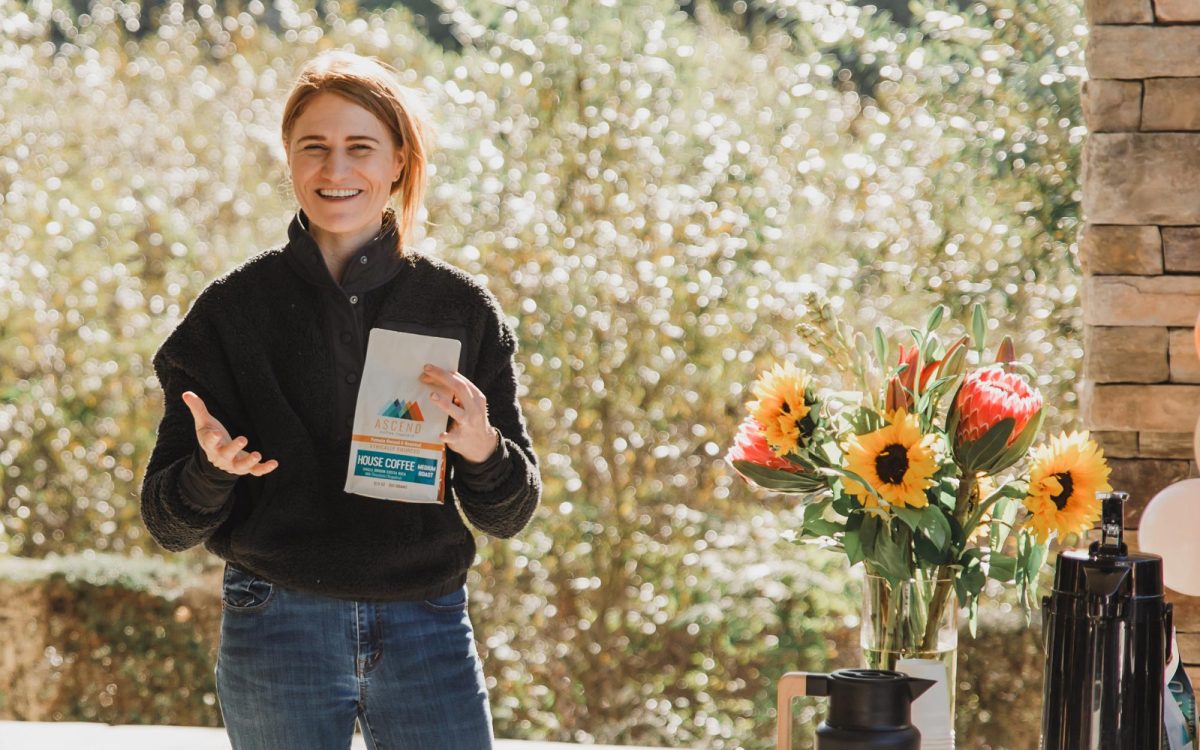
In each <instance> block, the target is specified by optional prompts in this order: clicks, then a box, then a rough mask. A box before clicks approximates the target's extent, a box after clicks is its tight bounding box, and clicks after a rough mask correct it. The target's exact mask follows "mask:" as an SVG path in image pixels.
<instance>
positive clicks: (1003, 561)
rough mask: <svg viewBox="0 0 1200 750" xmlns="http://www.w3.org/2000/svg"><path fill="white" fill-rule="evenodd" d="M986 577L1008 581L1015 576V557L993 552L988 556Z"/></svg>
mask: <svg viewBox="0 0 1200 750" xmlns="http://www.w3.org/2000/svg"><path fill="white" fill-rule="evenodd" d="M988 577H989V578H991V579H992V580H995V581H1000V582H1002V583H1008V582H1009V581H1012V580H1015V579H1016V577H1017V558H1015V557H1013V556H1012V555H1004V554H1001V553H999V552H993V553H992V554H991V555H989V556H988Z"/></svg>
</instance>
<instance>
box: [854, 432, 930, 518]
mask: <svg viewBox="0 0 1200 750" xmlns="http://www.w3.org/2000/svg"><path fill="white" fill-rule="evenodd" d="M936 443H937V435H936V434H929V435H925V434H923V433H922V432H921V423H920V420H918V419H917V417H916V416H915V415H912V414H908V413H907V412H905V411H904V410H903V409H901V410H899V411H897V412H895V414H894V415H893V416H892V420H891V422H890V423H889V424H888V425H886V426H884V427H883V428H881V429H878V430H875V431H874V432H868V433H867V434H865V435H852V436H851V437H850V440H849V441H848V443H847V445H846V468H847V469H848V470H849V471H852V472H854V473H855V474H857V475H858V476H860V477H862V478H863V479H865V480H867V482H869V483H870V485H871V486H872V487H874V488H875V491H876V492H878V493H879V495H880V496H881V497H882V498H883V499H884V500H885V501H887V503H888V504H889V505H899V506H908V507H911V508H923V507H925V506H926V505H928V504H929V500H928V498H926V497H925V490H927V489H929V488H930V487H932V486H933V483H934V482H933V475H934V473H935V472H936V471H937V469H938V462H937V450H936ZM845 486H846V492H848V493H850V494H851V495H855V496H857V498H858V501H859V502H860V503H862V504H863V505H865V506H867V507H868V508H873V507H877V506H878V504H879V503H878V500H877V499H876V498H875V495H874V494H872V493H871V491H870V490H869V489H867V488H866V487H864V486H863V485H862V483H860V482H856V481H854V480H853V479H847V480H846V481H845Z"/></svg>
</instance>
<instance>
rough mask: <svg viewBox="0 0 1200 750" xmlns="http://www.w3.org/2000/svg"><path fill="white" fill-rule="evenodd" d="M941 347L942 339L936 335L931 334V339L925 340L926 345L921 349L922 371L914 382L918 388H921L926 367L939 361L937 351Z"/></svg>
mask: <svg viewBox="0 0 1200 750" xmlns="http://www.w3.org/2000/svg"><path fill="white" fill-rule="evenodd" d="M941 345H942V342H941V339H939V338H938V337H937V334H936V333H931V334H929V337H928V338H926V339H925V344H924V346H922V347H921V370H920V371H918V372H917V377H916V379H914V380H913V383H914V384H916V385H917V387H918V388H919V387H920V377H921V372H922V371H924V370H925V365H927V364H929V363H930V362H933V361H934V360H935V359H937V350H938V347H939V346H941Z"/></svg>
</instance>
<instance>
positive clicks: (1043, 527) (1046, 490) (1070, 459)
mask: <svg viewBox="0 0 1200 750" xmlns="http://www.w3.org/2000/svg"><path fill="white" fill-rule="evenodd" d="M1110 471H1111V469H1109V467H1108V464H1107V463H1106V462H1105V461H1104V451H1102V450H1101V449H1100V447H1099V446H1097V445H1096V443H1094V442H1093V441H1092V440H1091V439H1089V437H1088V433H1087V432H1086V431H1085V432H1072V433H1071V434H1070V435H1067V434H1065V433H1064V434H1061V435H1059V436H1057V437H1054V438H1051V439H1050V442H1049V443H1048V444H1045V445H1040V446H1038V448H1037V449H1036V450H1035V451H1034V454H1033V463H1032V465H1031V466H1030V468H1029V494H1028V495H1027V496H1026V497H1025V508H1026V510H1028V511H1029V513H1030V515H1031V518H1030V519H1029V525H1030V526H1031V527H1032V528H1033V530H1034V533H1035V534H1036V535H1037V538H1038V541H1039V542H1044V541H1046V540H1047V539H1048V538H1049V537H1050V534H1051V533H1052V532H1055V531H1057V532H1058V536H1059V538H1060V539H1061V538H1062V537H1064V536H1066V535H1067V534H1071V533H1078V534H1083V533H1085V532H1086V531H1087V530H1088V529H1090V528H1092V526H1093V524H1095V523H1096V520H1097V519H1099V518H1100V501H1099V500H1097V499H1096V493H1097V492H1108V491H1110V490H1112V487H1111V486H1110V485H1109V484H1108V474H1109V472H1110Z"/></svg>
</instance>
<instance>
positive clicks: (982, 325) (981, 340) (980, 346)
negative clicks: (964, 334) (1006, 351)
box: [971, 302, 987, 355]
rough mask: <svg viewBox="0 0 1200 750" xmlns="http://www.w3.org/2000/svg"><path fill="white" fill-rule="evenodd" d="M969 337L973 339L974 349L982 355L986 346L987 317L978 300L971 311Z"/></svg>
mask: <svg viewBox="0 0 1200 750" xmlns="http://www.w3.org/2000/svg"><path fill="white" fill-rule="evenodd" d="M971 338H972V339H974V342H973V343H974V344H975V350H976V351H977V352H979V353H980V354H981V355H982V354H983V350H984V347H985V346H987V318H986V317H984V314H983V305H982V304H980V303H978V302H976V303H975V309H974V310H972V311H971Z"/></svg>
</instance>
